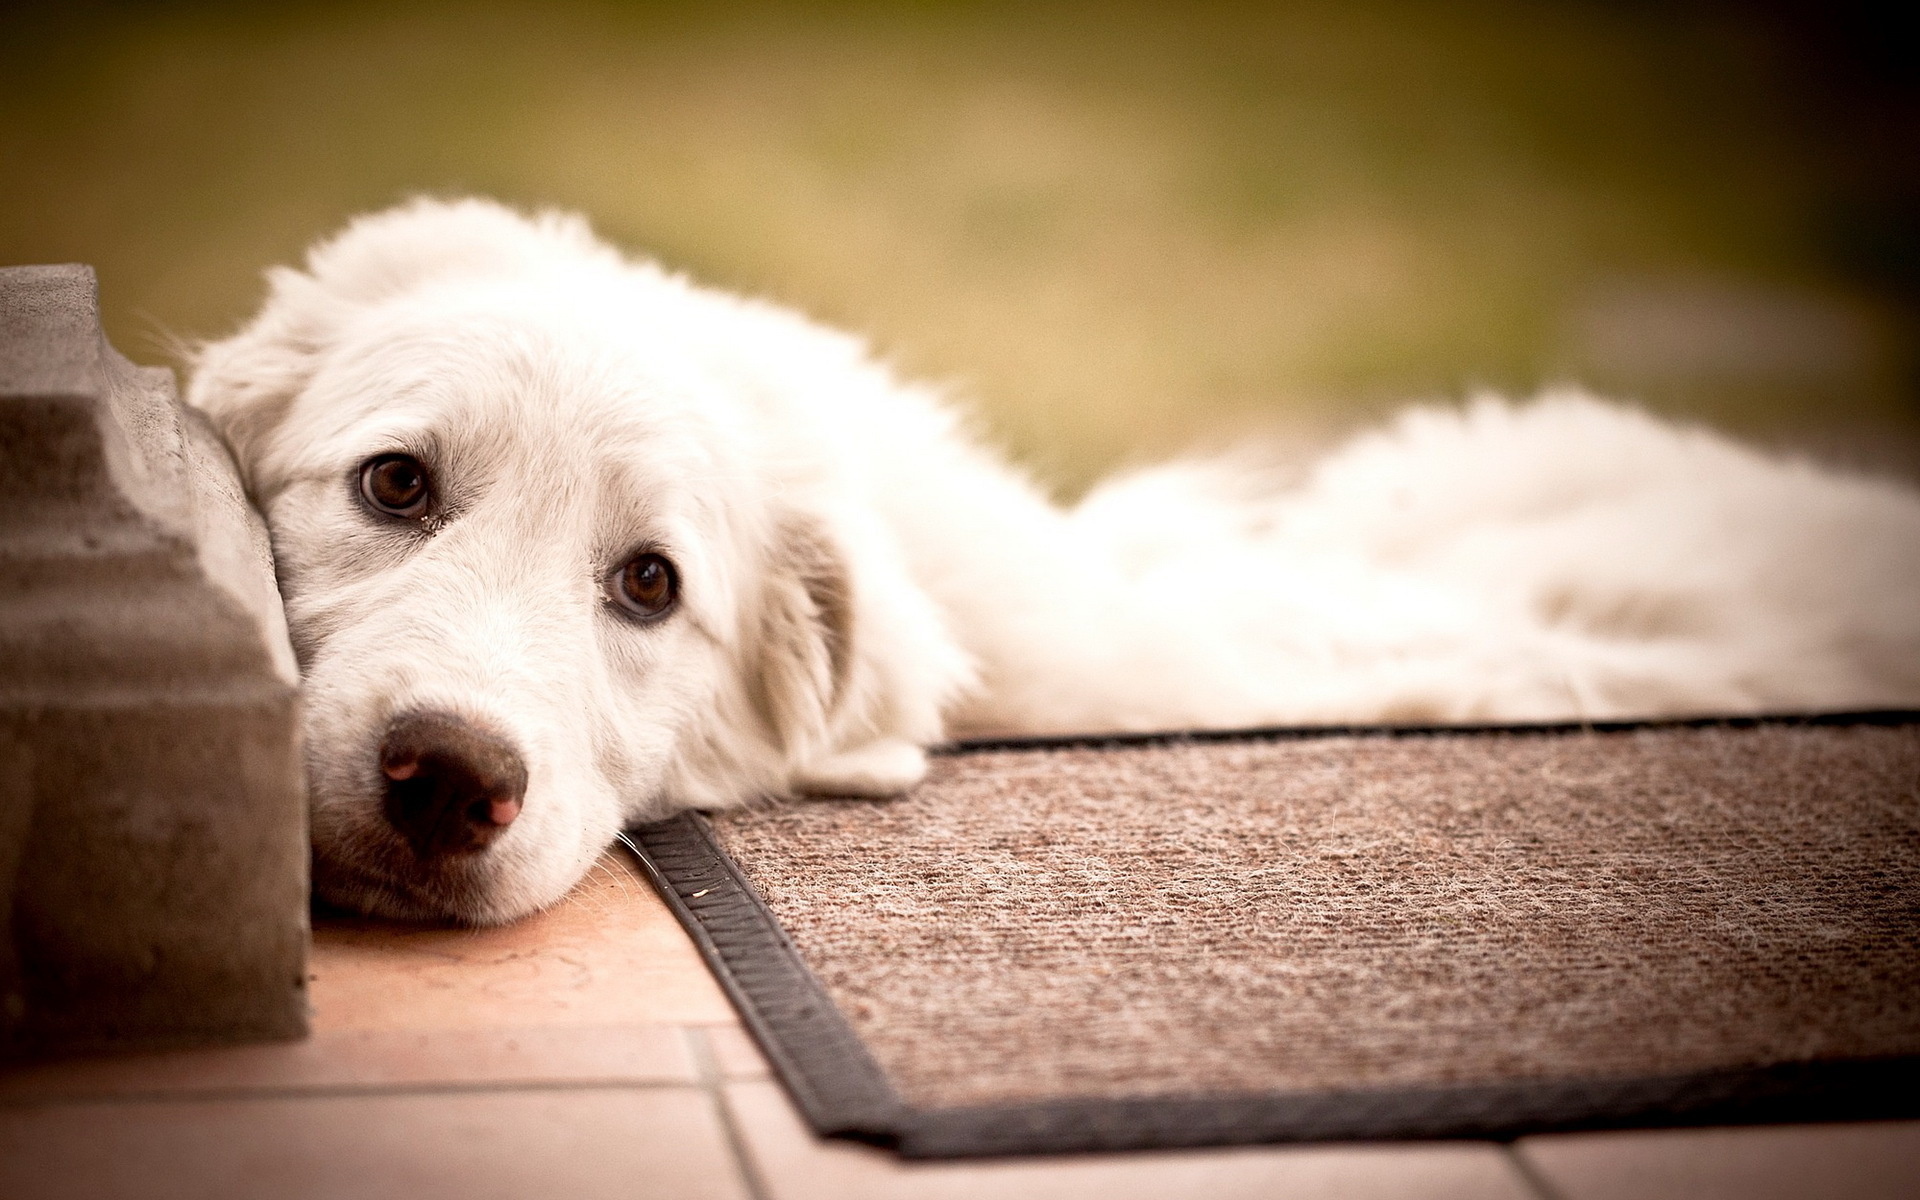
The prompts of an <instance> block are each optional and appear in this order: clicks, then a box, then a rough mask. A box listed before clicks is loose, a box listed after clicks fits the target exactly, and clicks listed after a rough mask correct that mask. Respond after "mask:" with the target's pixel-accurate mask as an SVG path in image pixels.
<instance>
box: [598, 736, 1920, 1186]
mask: <svg viewBox="0 0 1920 1200" xmlns="http://www.w3.org/2000/svg"><path fill="white" fill-rule="evenodd" d="M1917 722H1920V714H1913V713H1878V714H1864V715H1862V714H1853V715H1849V716H1843V717H1820V718H1781V719H1776V720H1737V721H1720V722H1692V723H1674V724H1639V725H1611V726H1593V727H1566V726H1558V727H1524V728H1522V727H1504V728H1498V729H1476V730H1459V729H1450V730H1433V729H1427V730H1404V729H1370V730H1355V729H1349V730H1282V731H1266V732H1263V733H1256V734H1245V735H1211V734H1208V735H1191V736H1179V737H1158V738H1115V739H1106V740H1088V741H1079V742H1075V741H1071V740H1054V741H1033V742H1006V743H996V744H976V745H972V746H964V747H958V748H955V749H954V750H953V751H951V752H948V753H944V754H942V755H940V756H938V757H937V758H936V759H935V761H934V768H933V771H932V773H931V775H930V777H929V778H928V780H927V782H926V783H925V784H924V785H922V786H921V787H920V788H918V789H917V790H916V791H915V792H914V793H913V794H912V795H910V796H908V797H905V798H903V799H900V800H896V801H891V802H857V801H827V802H809V803H802V804H790V805H784V806H777V807H767V808H761V809H756V810H751V811H745V812H729V813H725V814H721V815H718V816H715V817H712V818H706V817H700V816H691V815H690V816H686V817H681V818H677V819H675V820H671V821H667V822H663V823H661V824H657V825H652V826H647V827H644V828H641V829H636V830H633V831H631V832H630V836H631V839H632V843H633V844H634V845H635V847H636V849H637V850H638V851H639V852H640V854H641V856H642V857H643V858H644V859H645V860H646V863H647V866H648V869H649V871H650V872H651V873H652V874H653V876H654V878H655V880H656V881H657V882H658V884H659V885H660V887H661V890H662V893H663V894H664V895H665V896H666V897H667V898H668V900H669V902H670V903H672V904H673V905H674V906H675V908H676V909H677V911H678V912H679V914H680V917H681V919H682V920H683V921H684V922H685V923H686V924H687V927H688V929H689V930H690V931H691V932H692V933H693V935H694V937H695V939H696V940H697V941H698V942H699V944H700V947H701V949H702V951H703V952H704V953H705V954H706V956H707V959H708V961H709V963H710V964H711V965H712V967H713V969H714V971H715V972H716V973H717V975H718V976H719V978H720V979H721V981H722V982H723V983H724V984H725V986H726V987H727V989H728V990H729V991H730V993H731V994H732V996H733V999H734V1001H735V1003H736V1004H737V1005H738V1006H739V1008H740V1011H741V1013H742V1015H743V1017H744V1018H745V1020H746V1022H747V1024H748V1026H749V1027H750V1028H751V1029H752V1030H753V1032H754V1033H755V1035H756V1036H757V1037H758V1038H759V1040H760V1043H761V1045H762V1046H763V1047H764V1049H765V1050H766V1052H767V1056H768V1058H769V1059H771V1060H772V1062H773V1064H774V1066H775V1068H776V1069H777V1070H778V1071H779V1073H780V1075H781V1077H782V1078H783V1079H784V1081H785V1082H786V1084H787V1086H788V1088H789V1089H790V1090H791V1092H792V1093H793V1095H794V1098H795V1099H796V1101H797V1102H798V1104H799V1106H800V1108H801V1109H802V1111H803V1112H805V1113H806V1115H807V1117H808V1118H809V1120H811V1121H812V1123H813V1125H814V1126H815V1128H816V1129H817V1130H818V1131H819V1132H821V1133H823V1134H832V1135H839V1136H845V1137H855V1138H860V1139H863V1140H868V1141H874V1142H880V1143H884V1144H889V1145H893V1146H896V1147H897V1148H898V1149H899V1150H900V1151H901V1152H902V1153H904V1154H908V1155H913V1156H925V1157H935V1156H950V1155H972V1154H1011V1153H1030V1152H1047V1151H1065V1150H1088V1149H1117V1148H1132V1147H1149V1146H1175V1145H1204V1144H1217V1143H1231V1142H1258V1141H1282V1140H1297V1139H1309V1138H1363V1137H1364V1138H1380V1137H1446V1136H1473V1137H1510V1136H1517V1135H1519V1134H1522V1133H1528V1132H1535V1131H1540V1130H1547V1129H1570V1128H1598V1127H1620V1126H1642V1125H1672V1124H1690V1123H1704V1122H1715V1123H1718V1122H1726V1121H1755V1120H1809V1119H1812V1120H1820V1119H1856V1118H1865V1117H1892V1116H1913V1115H1920V723H1917Z"/></svg>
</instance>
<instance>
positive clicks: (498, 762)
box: [380, 712, 527, 859]
mask: <svg viewBox="0 0 1920 1200" xmlns="http://www.w3.org/2000/svg"><path fill="white" fill-rule="evenodd" d="M380 773H381V774H382V775H383V776H385V777H386V781H387V800H386V814H387V820H388V822H389V823H391V824H392V825H393V827H394V828H395V829H397V830H399V831H400V834H401V836H403V837H405V838H406V839H407V843H408V844H409V845H411V846H412V847H413V852H414V853H415V854H417V855H419V856H420V857H421V858H423V859H427V858H438V857H442V856H445V855H449V854H461V853H468V852H472V851H477V850H482V849H485V848H486V847H487V845H488V844H489V843H491V842H492V841H493V840H494V839H495V838H497V837H499V836H500V833H501V831H502V830H504V829H506V827H507V826H509V825H511V824H513V819H514V818H515V817H517V816H519V815H520V802H521V798H522V797H523V796H525V795H526V792H527V764H526V762H525V760H523V759H522V758H521V757H520V752H519V751H518V750H516V749H514V747H513V744H512V743H511V742H509V741H507V740H506V739H505V738H502V737H499V736H497V735H495V734H492V733H489V732H487V731H486V730H484V729H481V728H480V727H478V726H476V725H474V724H473V723H472V722H471V721H465V720H462V719H461V718H459V717H456V716H452V715H450V714H448V713H440V712H411V713H402V714H400V715H399V716H397V717H395V718H394V719H393V720H392V721H391V722H389V723H388V725H387V731H386V735H385V736H384V737H382V738H381V740H380Z"/></svg>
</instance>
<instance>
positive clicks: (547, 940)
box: [310, 851, 733, 1032]
mask: <svg viewBox="0 0 1920 1200" xmlns="http://www.w3.org/2000/svg"><path fill="white" fill-rule="evenodd" d="M311 972H312V981H311V984H310V990H311V994H312V997H313V1008H314V1028H315V1030H316V1031H325V1032H333V1031H341V1030H398V1029H409V1030H410V1029H434V1030H450V1029H535V1028H542V1027H549V1026H600V1027H605V1026H614V1025H680V1024H704V1023H720V1024H724V1023H726V1022H729V1021H732V1020H733V1009H732V1007H731V1006H730V1005H728V1003H727V1000H726V997H725V995H723V994H722V993H721V991H720V988H719V985H717V984H716V983H714V981H713V978H712V976H710V975H709V974H707V969H706V966H705V965H704V964H703V963H702V962H701V961H700V955H699V952H698V951H696V950H695V949H694V947H693V943H692V941H691V940H689V939H688V937H687V935H686V934H685V932H683V931H682V930H681V928H680V925H679V923H678V922H676V921H675V920H674V918H673V914H672V913H670V912H668V911H667V907H666V905H665V904H663V903H661V901H660V898H659V897H658V896H656V895H655V894H654V892H653V888H652V887H651V886H650V885H649V884H648V883H647V882H646V880H645V879H644V878H642V877H641V876H640V874H639V870H638V868H637V867H635V866H634V864H633V862H632V860H631V858H630V857H629V856H628V855H627V854H626V852H625V851H619V852H615V853H609V854H608V855H607V856H606V857H605V858H603V859H601V861H600V863H599V864H598V865H597V866H596V867H595V868H594V871H593V873H592V874H591V875H590V876H589V877H588V878H587V879H586V880H585V881H584V882H582V883H581V885H580V886H579V887H578V888H576V889H575V890H574V892H573V894H572V895H570V896H568V897H567V898H566V899H565V900H563V901H561V902H560V903H559V904H557V905H555V906H554V907H553V908H551V909H548V910H547V911H545V912H542V913H537V914H535V915H534V916H531V917H528V918H527V919H525V920H523V921H518V922H515V923H514V924H512V925H506V926H502V927H499V928H495V929H450V928H443V927H422V926H409V925H401V924H395V923H391V922H383V921H363V920H345V919H320V920H316V921H315V923H314V931H313V958H312V967H311Z"/></svg>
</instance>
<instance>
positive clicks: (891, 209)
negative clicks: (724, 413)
mask: <svg viewBox="0 0 1920 1200" xmlns="http://www.w3.org/2000/svg"><path fill="white" fill-rule="evenodd" d="M1865 11H1866V10H1865V9H1860V10H1858V11H1855V10H1851V9H1847V8H1845V6H1842V7H1841V8H1839V9H1835V8H1833V7H1831V6H1816V5H1803V6H1794V5H1780V4H1775V5H1770V6H1760V7H1754V6H1732V5H1714V4H1685V5H1678V6H1673V5H1653V4H1599V3H1539V4H1506V3H1479V2H1463V3H1449V4H1440V3H1431V4H1413V3H1405V4H1370V5H1353V4H1337V3H1324V4H1322V3H1305V4H1296V5H1287V6H1284V7H1275V8H1251V7H1245V6H1228V7H1205V6H1180V7H1177V8H1156V7H1149V6H1140V7H1132V6H1124V5H1122V6H1115V5H1089V6H1079V7H1074V6H1066V7H1061V6H1050V7H1036V6H1029V5H989V4H941V3H916V4H909V5H879V4H855V3H841V4H833V5H820V6H810V7H804V8H796V7H788V6H759V7H748V8H729V9H725V10H722V9H716V8H713V7H710V6H690V5H689V6H681V5H661V4H651V5H638V4H617V3H592V2H584V0H582V2H554V3H544V4H511V3H495V4H482V5H452V4H444V3H432V2H412V0H399V2H393V3H382V4H295V5H291V6H282V7H279V8H273V9H270V10H269V9H267V8H265V7H264V6H263V7H255V6H251V5H239V4H224V5H223V4H211V5H209V4H169V5H90V6H81V7H77V8H62V9H61V10H59V11H58V12H55V13H41V14H38V15H35V14H29V13H25V12H21V11H16V10H9V12H8V15H6V16H4V17H0V22H4V25H3V26H0V35H4V36H0V261H6V262H46V261H69V260H81V261H86V262H91V263H93V264H95V265H96V266H97V267H98V268H99V271H100V276H101V280H102V288H103V293H104V301H105V307H106V311H107V319H108V326H109V333H110V335H111V336H112V337H113V339H114V340H115V342H116V343H117V344H118V345H119V346H120V347H121V348H122V349H123V350H125V351H127V352H128V353H130V354H132V355H133V356H134V357H136V358H142V359H145V360H147V361H167V360H168V359H169V357H170V355H171V351H170V349H169V348H170V347H171V346H173V345H176V344H178V341H179V340H180V339H191V338H196V337H205V336H210V335H217V334H219V333H221V332H223V331H225V330H228V329H230V328H232V327H233V326H234V325H235V324H236V323H237V322H238V321H239V320H241V319H242V318H243V317H244V316H245V315H246V314H247V313H248V312H249V310H250V309H251V307H252V306H253V305H255V304H256V303H257V302H258V300H259V298H260V295H261V278H260V276H261V271H262V269H263V268H264V267H265V266H267V265H269V264H272V263H276V262H286V261H292V260H295V259H297V258H298V256H299V255H300V253H301V250H302V248H303V247H304V246H305V245H306V244H307V243H309V242H310V241H311V240H312V239H314V238H315V237H317V236H319V235H322V234H325V233H327V232H329V231H331V230H332V229H334V228H335V227H336V226H337V225H338V224H339V223H340V222H341V221H342V220H343V219H344V218H345V217H347V216H349V215H350V214H353V213H355V212H359V211H362V210H365V209H368V208H373V207H377V206H381V205H385V204H388V203H391V202H393V201H395V200H397V199H400V198H402V197H405V196H407V195H410V194H414V193H418V192H433V193H442V194H450V193H466V192H478V193H485V194H489V195H493V196H497V197H500V198H502V199H505V200H509V201H512V202H515V203H519V204H524V205H559V206H564V207H567V208H574V209H580V210H583V211H585V212H586V213H588V214H589V215H590V216H591V217H592V218H593V220H594V222H595V224H596V226H597V227H598V228H599V229H600V230H601V232H602V233H603V234H605V235H606V236H608V237H610V238H612V239H614V240H616V241H618V242H620V243H621V244H623V245H625V246H627V247H629V248H632V249H635V250H637V251H642V252H645V253H648V254H651V255H654V256H656V257H658V258H660V259H662V260H664V261H665V262H667V263H668V264H670V265H672V266H675V267H680V268H684V269H686V270H688V271H691V272H693V273H694V274H696V275H697V276H699V277H701V278H703V279H705V280H708V281H710V282H713V283H716V284H720V285H724V286H727V287H730V288H735V289H740V290H745V291H748V292H754V293H760V294H764V295H769V296H772V297H775V298H777V299H780V300H782V301H785V302H787V303H790V304H793V305H796V306H798V307H800V308H802V309H804V310H806V311H809V312H811V313H813V314H815V315H816V316H818V317H820V318H822V319H825V320H827V321H830V322H833V323H836V324H839V325H843V326H847V327H850V328H853V329H856V330H859V331H862V332H864V333H866V334H868V335H869V336H871V337H872V339H873V340H874V342H875V343H876V345H877V346H878V347H879V348H880V349H881V351H882V352H883V353H885V354H886V355H888V356H889V357H890V358H892V359H893V360H894V361H896V362H898V363H899V364H900V365H901V366H902V368H903V369H905V370H907V371H909V372H911V373H913V374H916V375H920V376H926V377H931V378H933V379H936V380H939V381H943V382H946V383H948V384H950V385H951V386H952V388H953V389H954V391H955V392H956V393H957V394H958V395H960V396H962V397H964V398H965V399H967V400H968V401H969V402H971V403H972V404H973V405H974V406H975V408H976V410H977V411H978V413H979V414H980V418H981V425H982V427H983V429H984V430H985V431H986V432H987V433H988V435H989V436H990V437H992V438H994V439H995V440H997V441H999V442H1000V443H1002V444H1003V445H1005V446H1006V447H1008V448H1009V449H1010V450H1012V451H1013V452H1014V453H1015V454H1017V455H1018V456H1020V457H1021V458H1022V459H1024V460H1025V461H1026V462H1027V463H1029V464H1030V465H1032V466H1033V467H1034V468H1035V469H1036V470H1038V471H1039V472H1040V474H1041V475H1042V477H1043V478H1044V479H1046V480H1048V481H1049V482H1050V483H1052V484H1053V485H1054V486H1056V487H1057V488H1059V489H1060V490H1061V491H1062V492H1065V493H1070V492H1072V491H1074V490H1076V489H1077V488H1079V487H1081V486H1083V485H1084V484H1085V482H1086V481H1087V480H1088V479H1089V478H1091V477H1092V476H1093V475H1094V474H1096V473H1098V472H1099V471H1101V470H1103V469H1106V468H1108V467H1110V466H1112V465H1113V464H1115V463H1117V462H1122V461H1127V460H1133V459H1139V458H1143V457H1148V456H1153V455H1158V454H1162V453H1166V452H1168V451H1171V450H1177V449H1180V448H1183V447H1185V446H1187V445H1189V444H1193V443H1195V442H1202V443H1204V442H1207V441H1214V440H1219V439H1222V438H1225V437H1229V436H1233V435H1235V434H1239V433H1245V432H1248V431H1250V430H1256V431H1268V432H1273V431H1280V432H1282V433H1293V434H1297V433H1298V432H1299V431H1302V430H1306V431H1326V430H1330V429H1336V428H1339V427H1344V426H1347V425H1350V424H1352V423H1354V422H1356V421H1359V420H1364V419H1367V418H1369V417H1371V416H1374V415H1377V414H1379V413H1380V412H1382V411H1385V410H1386V409H1387V408H1389V407H1391V406H1392V405H1395V404H1397V403H1400V402H1402V401H1405V400H1408V399H1420V398H1433V397H1457V396H1460V395H1462V394H1464V393H1466V392H1468V391H1470V390H1472V389H1475V388H1478V387H1483V386H1485V387H1495V388H1500V389H1504V390H1509V391H1514V392H1526V391H1529V390H1531V389H1534V388H1536V387H1538V386H1541V385H1543V384H1549V383H1553V382H1556V381H1564V380H1577V381H1581V382H1584V383H1587V384H1589V385H1592V386H1594V387H1597V388H1600V389H1603V390H1607V391H1610V392H1613V393H1616V394H1618V395H1621V396H1623V397H1626V398H1630V399H1633V400H1636V401H1639V402H1642V403H1645V404H1647V405H1649V406H1652V407H1655V408H1658V409H1661V410H1664V411H1669V412H1677V413H1683V414H1688V415H1692V416H1696V417H1700V418H1703V419H1707V420H1712V421H1715V422H1718V423H1722V424H1725V425H1729V426H1732V427H1735V428H1738V429H1742V430H1745V431H1748V432H1752V433H1757V434H1760V435H1762V436H1802V435H1803V434H1806V433H1807V432H1808V431H1817V430H1839V431H1844V433H1845V436H1846V437H1849V438H1851V439H1853V442H1854V443H1855V444H1857V445H1867V444H1873V443H1892V442H1898V441H1900V440H1901V439H1903V438H1906V439H1910V438H1911V437H1912V436H1913V431H1914V429H1915V427H1916V425H1917V424H1920V404H1917V403H1916V382H1917V381H1920V336H1917V334H1916V322H1915V299H1916V281H1917V280H1920V218H1917V217H1916V214H1920V205H1917V204H1916V198H1917V197H1920V162H1916V161H1915V160H1916V157H1917V156H1916V152H1915V151H1916V140H1915V136H1914V135H1915V133H1916V130H1920V125H1916V123H1915V121H1914V119H1913V118H1914V114H1915V112H1916V106H1915V103H1914V88H1913V86H1912V82H1913V81H1912V79H1911V77H1910V72H1911V70H1912V64H1913V61H1914V60H1913V57H1912V55H1911V53H1910V51H1911V50H1912V49H1913V44H1912V42H1911V41H1910V40H1905V41H1903V40H1901V38H1900V37H1899V36H1898V35H1897V34H1896V33H1895V32H1894V31H1893V27H1891V26H1889V27H1880V26H1876V25H1874V24H1872V22H1871V21H1870V20H1869V19H1867V18H1865V17H1863V16H1860V15H1859V14H1860V13H1862V12H1865Z"/></svg>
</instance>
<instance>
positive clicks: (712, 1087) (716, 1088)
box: [680, 1025, 767, 1200]
mask: <svg viewBox="0 0 1920 1200" xmlns="http://www.w3.org/2000/svg"><path fill="white" fill-rule="evenodd" d="M680 1036H681V1037H682V1038H684V1039H685V1040H686V1043H687V1053H688V1054H690V1055H692V1056H693V1066H694V1073H695V1074H696V1075H697V1076H698V1077H699V1080H700V1086H701V1087H702V1088H703V1089H704V1090H705V1091H706V1093H707V1099H708V1100H709V1102H711V1103H712V1105H713V1113H714V1117H715V1118H716V1119H717V1120H718V1121H719V1122H720V1134H721V1136H722V1137H724V1138H726V1140H727V1149H728V1151H730V1152H731V1153H732V1155H733V1161H734V1165H735V1166H737V1167H738V1168H739V1170H740V1180H741V1183H742V1184H743V1185H744V1186H745V1187H746V1190H747V1196H748V1200H767V1189H766V1186H765V1184H764V1183H763V1182H762V1181H761V1179H760V1170H759V1168H758V1167H757V1166H755V1165H754V1161H753V1155H752V1152H751V1151H749V1150H748V1148H747V1139H746V1137H745V1136H744V1135H743V1134H742V1133H741V1131H740V1125H739V1122H737V1121H736V1120H734V1116H733V1108H732V1107H731V1106H730V1105H729V1104H728V1103H727V1093H726V1087H725V1084H726V1077H725V1076H724V1075H723V1074H722V1073H721V1071H720V1064H719V1061H718V1060H717V1059H716V1058H715V1057H714V1053H713V1046H712V1044H711V1043H709V1042H708V1041H707V1032H706V1030H704V1029H702V1028H700V1027H699V1026H697V1025H682V1026H681V1027H680Z"/></svg>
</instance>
